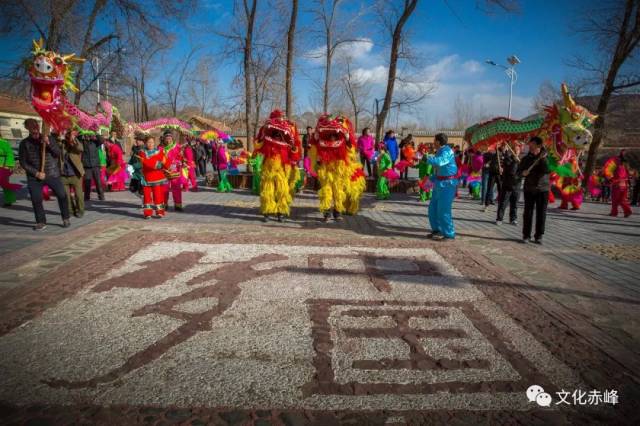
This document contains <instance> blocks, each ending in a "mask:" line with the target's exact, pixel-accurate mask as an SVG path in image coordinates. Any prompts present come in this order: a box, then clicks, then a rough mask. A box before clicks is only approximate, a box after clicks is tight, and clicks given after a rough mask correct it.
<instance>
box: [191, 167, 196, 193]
mask: <svg viewBox="0 0 640 426" xmlns="http://www.w3.org/2000/svg"><path fill="white" fill-rule="evenodd" d="M189 183H190V184H191V190H192V191H197V190H198V179H197V178H196V168H195V167H189Z"/></svg>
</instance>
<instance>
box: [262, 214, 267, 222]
mask: <svg viewBox="0 0 640 426" xmlns="http://www.w3.org/2000/svg"><path fill="white" fill-rule="evenodd" d="M262 221H263V222H269V216H267V215H266V214H265V215H264V216H262Z"/></svg>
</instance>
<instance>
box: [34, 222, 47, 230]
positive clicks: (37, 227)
mask: <svg viewBox="0 0 640 426" xmlns="http://www.w3.org/2000/svg"><path fill="white" fill-rule="evenodd" d="M45 229H47V224H46V223H36V224H35V225H34V226H33V230H34V231H44V230H45Z"/></svg>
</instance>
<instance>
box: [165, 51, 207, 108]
mask: <svg viewBox="0 0 640 426" xmlns="http://www.w3.org/2000/svg"><path fill="white" fill-rule="evenodd" d="M198 50H199V47H197V46H196V47H192V48H191V50H189V53H188V54H187V56H186V57H185V58H183V60H182V63H179V64H177V65H176V66H175V67H174V68H173V70H172V71H171V72H170V73H169V74H168V75H167V76H166V77H165V80H164V87H165V90H166V91H165V93H166V95H167V97H168V102H167V104H168V105H169V110H170V111H171V114H172V115H173V116H174V117H176V116H177V115H178V100H179V98H180V95H181V89H182V83H183V82H184V80H185V74H186V73H187V70H188V69H189V65H190V63H191V60H192V59H193V57H194V55H195V54H196V52H197V51H198Z"/></svg>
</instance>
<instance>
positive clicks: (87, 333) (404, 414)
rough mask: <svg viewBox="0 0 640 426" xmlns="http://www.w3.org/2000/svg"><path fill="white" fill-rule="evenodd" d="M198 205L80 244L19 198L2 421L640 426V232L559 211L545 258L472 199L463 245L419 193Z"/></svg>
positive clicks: (9, 241) (196, 196) (464, 211)
mask: <svg viewBox="0 0 640 426" xmlns="http://www.w3.org/2000/svg"><path fill="white" fill-rule="evenodd" d="M185 204H186V211H185V212H184V213H174V212H171V211H170V212H169V216H168V217H167V218H166V219H163V220H151V221H143V220H141V218H140V212H139V209H138V205H139V200H138V199H137V198H136V197H135V196H133V195H132V194H130V193H128V192H123V193H110V194H107V201H104V202H98V201H94V202H92V203H91V204H90V205H89V207H88V212H87V214H86V215H85V217H83V218H82V219H75V220H73V226H72V228H71V229H69V230H67V229H63V228H61V227H59V226H58V225H59V223H60V218H59V217H58V216H56V215H55V211H57V206H56V204H55V201H52V202H49V203H47V210H48V212H50V213H51V215H50V216H49V223H50V226H49V227H48V229H47V230H46V231H44V232H42V233H34V232H33V231H31V229H30V227H31V224H32V220H33V216H32V213H31V209H30V204H29V202H28V200H26V199H24V197H23V198H22V200H21V201H19V203H18V204H16V205H15V206H14V207H12V208H11V209H5V210H2V211H1V212H0V229H1V230H2V231H3V232H2V236H3V238H2V241H1V242H0V252H1V253H2V256H3V257H2V265H3V268H2V272H1V273H0V295H1V296H2V297H0V312H2V316H1V319H0V360H2V361H0V404H1V408H2V409H1V410H0V416H1V417H0V418H1V419H4V420H3V422H9V423H12V422H15V423H22V422H25V421H41V422H42V423H44V424H47V423H49V424H58V423H78V422H86V423H102V424H125V423H151V424H161V423H163V424H164V423H181V424H206V423H212V424H336V423H347V424H404V423H411V424H436V423H456V422H457V423H461V424H475V423H503V424H513V423H526V424H549V423H576V424H586V423H611V422H614V423H621V424H624V423H627V424H634V421H640V419H638V420H636V419H637V416H638V412H637V410H635V404H634V402H635V400H637V398H638V397H639V396H640V384H639V383H640V378H639V376H638V371H640V327H639V325H638V322H639V319H640V318H639V317H640V316H639V315H638V312H639V311H638V305H640V294H639V293H640V287H638V280H637V279H634V277H636V276H638V274H640V263H639V260H640V231H639V230H638V229H640V227H639V226H638V225H639V224H640V220H639V217H640V216H631V217H630V218H627V219H622V218H611V217H608V216H606V213H608V211H607V206H605V205H599V204H590V203H587V204H585V206H584V209H583V210H581V211H580V212H563V211H558V210H555V209H553V208H552V209H551V211H550V215H549V219H548V231H547V235H545V245H544V246H542V247H540V246H534V245H522V244H520V243H518V242H517V240H518V239H519V238H518V237H519V236H520V228H519V227H514V226H511V225H502V226H500V227H497V226H496V225H495V224H494V223H493V221H492V219H494V215H495V210H493V211H489V212H487V213H483V212H481V210H480V206H479V204H478V203H477V202H474V201H471V200H469V199H467V198H465V197H464V196H463V197H462V198H461V199H459V200H457V201H456V203H455V208H454V215H455V219H456V226H457V230H458V238H457V239H456V241H455V242H452V243H435V242H431V241H428V240H426V239H425V238H424V237H425V235H426V228H427V227H426V206H425V205H424V204H420V203H419V202H418V201H417V200H416V198H415V197H414V196H411V195H400V194H396V195H394V196H393V198H392V199H391V200H388V201H385V202H376V201H375V199H373V198H372V197H371V196H370V195H368V196H366V197H365V199H364V201H363V211H362V213H361V214H359V215H358V216H355V217H347V218H346V219H345V221H344V222H342V223H330V224H323V223H321V221H320V214H319V213H318V212H317V199H316V197H315V195H314V194H313V193H304V194H300V195H299V196H298V198H297V199H296V202H295V208H294V214H293V217H292V218H291V219H290V220H288V221H287V222H285V223H284V224H279V223H276V222H268V223H266V224H264V223H261V222H260V217H259V215H258V214H257V206H258V200H257V198H256V197H255V196H253V195H251V194H249V193H248V192H244V191H238V192H234V193H232V194H218V193H216V192H214V191H212V190H210V189H208V188H205V189H203V190H202V191H201V192H199V193H187V194H185ZM531 385H539V386H542V387H543V388H544V389H545V391H546V392H547V393H549V394H550V396H551V398H552V403H551V406H550V407H548V408H545V407H540V406H539V405H538V404H537V403H535V402H529V400H528V399H527V397H526V393H525V391H526V390H527V388H528V387H529V386H531ZM612 389H613V390H617V395H618V396H619V401H618V402H619V403H618V404H615V405H614V404H608V403H604V402H603V401H602V400H599V404H598V405H595V404H592V403H591V404H587V403H585V404H583V405H580V400H579V399H578V400H576V401H575V404H574V401H573V399H572V398H573V396H574V395H577V396H578V397H579V396H580V394H579V393H578V394H573V392H574V391H580V390H581V391H585V392H586V391H593V390H596V391H599V392H604V391H605V390H612ZM563 391H568V392H570V393H572V395H570V396H569V397H568V400H569V401H570V404H569V405H567V404H562V403H559V402H560V400H561V398H560V394H559V393H561V392H563ZM595 401H596V402H598V398H595ZM584 402H587V399H586V397H585V399H584ZM592 402H593V401H592ZM634 416H635V417H634Z"/></svg>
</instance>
